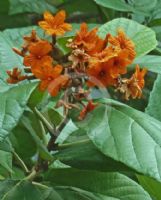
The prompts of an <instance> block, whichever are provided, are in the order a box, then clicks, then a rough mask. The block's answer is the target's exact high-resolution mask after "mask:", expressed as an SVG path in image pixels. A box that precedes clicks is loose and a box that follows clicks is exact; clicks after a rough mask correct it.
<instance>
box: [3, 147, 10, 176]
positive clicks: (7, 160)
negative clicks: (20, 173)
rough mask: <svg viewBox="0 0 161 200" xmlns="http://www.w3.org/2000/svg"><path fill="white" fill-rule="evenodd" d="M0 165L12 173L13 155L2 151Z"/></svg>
mask: <svg viewBox="0 0 161 200" xmlns="http://www.w3.org/2000/svg"><path fill="white" fill-rule="evenodd" d="M0 158H1V159H0V165H1V166H2V167H4V168H5V169H6V170H8V171H9V172H10V173H12V153H11V152H6V151H3V150H0Z"/></svg>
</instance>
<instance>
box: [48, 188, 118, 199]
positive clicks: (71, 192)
mask: <svg viewBox="0 0 161 200" xmlns="http://www.w3.org/2000/svg"><path fill="white" fill-rule="evenodd" d="M56 191H57V192H59V194H60V196H61V197H62V199H61V200H75V199H77V200H89V199H90V200H116V199H115V198H112V197H107V196H104V195H100V194H98V193H97V194H95V193H91V192H87V191H85V190H81V189H79V188H74V187H60V188H59V187H57V188H56ZM49 200H52V199H49Z"/></svg>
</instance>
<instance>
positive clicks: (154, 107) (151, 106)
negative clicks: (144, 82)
mask: <svg viewBox="0 0 161 200" xmlns="http://www.w3.org/2000/svg"><path fill="white" fill-rule="evenodd" d="M160 91H161V75H160V74H158V77H157V79H156V81H155V83H154V86H153V90H152V91H151V93H150V98H149V103H148V106H147V108H146V112H147V113H148V114H149V115H151V116H153V117H154V118H156V119H158V120H160V121H161V106H160V102H161V93H160Z"/></svg>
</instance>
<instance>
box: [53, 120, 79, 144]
mask: <svg viewBox="0 0 161 200" xmlns="http://www.w3.org/2000/svg"><path fill="white" fill-rule="evenodd" d="M76 130H78V128H77V127H76V125H75V124H74V123H73V122H72V120H69V121H68V123H67V124H66V126H65V127H64V128H63V130H62V131H61V133H60V134H59V136H58V137H57V139H56V143H58V144H62V143H63V142H64V141H65V140H66V139H67V138H68V137H69V136H70V135H71V134H72V133H73V132H74V131H76Z"/></svg>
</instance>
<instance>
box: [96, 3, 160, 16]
mask: <svg viewBox="0 0 161 200" xmlns="http://www.w3.org/2000/svg"><path fill="white" fill-rule="evenodd" d="M94 1H95V2H96V3H97V4H99V5H101V6H103V7H105V8H111V9H113V10H117V11H124V12H134V13H135V12H136V13H142V15H143V14H144V15H150V13H149V12H148V11H149V10H151V9H153V8H154V7H155V5H156V3H157V0H154V1H153V2H151V0H134V1H131V3H129V4H128V3H126V2H125V1H122V0H113V1H111V0H94Z"/></svg>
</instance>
